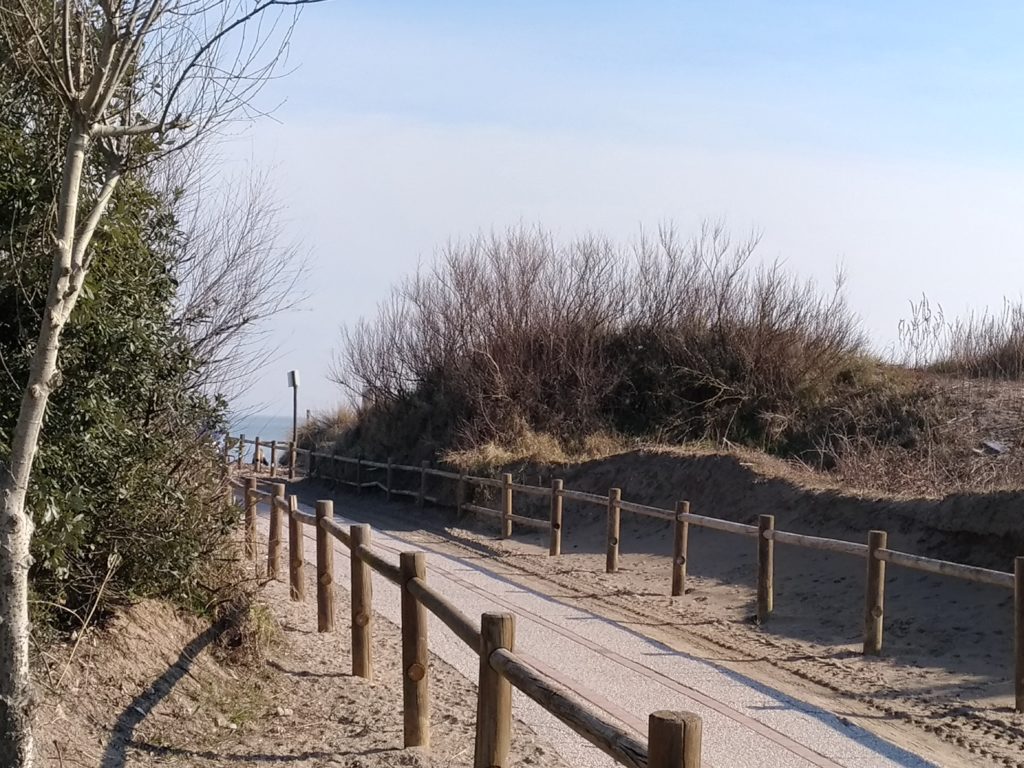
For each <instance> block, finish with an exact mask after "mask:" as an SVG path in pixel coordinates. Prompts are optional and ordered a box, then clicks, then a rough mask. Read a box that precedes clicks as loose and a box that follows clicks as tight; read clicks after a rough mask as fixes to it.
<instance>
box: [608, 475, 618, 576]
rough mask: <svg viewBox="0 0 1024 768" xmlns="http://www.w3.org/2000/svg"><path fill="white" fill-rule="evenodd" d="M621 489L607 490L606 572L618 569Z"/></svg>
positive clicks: (614, 571)
mask: <svg viewBox="0 0 1024 768" xmlns="http://www.w3.org/2000/svg"><path fill="white" fill-rule="evenodd" d="M621 501H622V491H621V490H620V489H619V488H612V489H611V490H610V491H608V537H607V539H608V541H607V550H606V553H605V559H604V569H605V571H606V572H608V573H616V572H618V570H619V531H620V528H621V523H622V508H621V507H620V506H619V504H620V502H621Z"/></svg>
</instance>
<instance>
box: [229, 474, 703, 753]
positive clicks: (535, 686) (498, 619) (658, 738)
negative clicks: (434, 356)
mask: <svg viewBox="0 0 1024 768" xmlns="http://www.w3.org/2000/svg"><path fill="white" fill-rule="evenodd" d="M420 469H425V468H422V467H421V468H420ZM447 474H448V475H451V473H447ZM453 477H455V479H458V476H457V475H453ZM258 482H259V479H258V478H256V477H254V476H249V477H247V478H246V479H245V481H244V484H243V483H242V482H240V481H238V480H233V481H232V483H233V484H235V485H236V486H237V487H240V488H244V491H245V496H244V499H245V501H244V508H245V542H246V550H247V552H248V553H249V555H250V556H251V557H253V558H256V557H257V546H256V541H257V537H256V519H257V511H258V505H259V504H260V503H261V502H265V503H267V504H268V507H269V519H270V526H269V528H270V530H269V536H268V542H267V562H266V572H267V576H268V577H269V578H274V579H277V578H279V577H280V559H281V544H282V539H283V536H284V534H283V531H284V526H283V524H282V522H283V519H284V518H285V517H287V520H288V534H287V536H288V582H289V591H290V595H291V598H292V599H293V600H296V601H299V600H303V599H304V598H305V574H304V572H305V567H306V563H305V550H304V546H303V534H302V529H303V527H304V526H310V527H312V528H314V529H315V531H316V585H317V590H316V592H317V594H316V600H317V629H318V631H320V632H333V631H334V629H335V621H336V616H335V610H334V589H333V584H334V547H333V545H332V541H331V539H332V538H333V539H336V540H338V541H340V542H341V543H342V544H344V545H345V546H346V547H348V548H349V551H350V555H351V557H350V564H351V565H350V567H351V574H350V580H351V616H350V621H349V626H350V630H351V633H352V674H353V675H354V676H357V677H362V678H366V679H372V677H373V643H372V636H373V605H372V595H373V589H372V585H371V580H372V573H374V572H376V573H377V574H379V575H380V576H383V577H384V578H385V579H387V580H388V581H390V582H392V583H393V584H395V585H397V586H398V587H399V588H400V590H401V634H402V671H403V673H402V690H403V696H402V698H403V733H404V736H403V741H404V744H405V746H406V747H428V746H429V744H430V687H429V677H430V675H429V668H430V665H429V645H428V635H427V612H428V611H429V612H430V613H432V614H434V615H435V616H436V617H437V618H438V619H440V621H441V622H442V623H443V624H444V625H445V626H446V627H448V629H450V630H451V631H452V632H453V633H454V634H455V636H456V637H458V638H459V639H460V640H461V641H462V642H463V643H465V644H466V645H467V646H469V648H471V649H472V650H473V651H474V652H475V653H477V655H478V656H479V658H480V667H479V679H478V686H477V717H476V737H475V747H474V758H473V765H474V768H506V767H507V766H510V765H511V763H510V762H509V751H510V748H511V738H512V688H513V687H514V688H516V689H518V690H520V691H522V692H523V693H524V694H525V695H526V696H528V697H529V698H530V699H532V700H533V701H535V702H536V703H537V704H539V705H540V706H541V707H543V708H544V709H545V710H547V711H548V712H550V713H551V714H552V715H554V716H555V717H557V718H558V719H559V720H561V721H562V722H563V723H565V724H566V725H567V726H569V727H570V728H571V729H572V730H573V731H575V732H576V733H577V734H579V735H580V736H582V737H583V738H584V739H586V740H587V741H588V742H590V743H591V744H593V745H594V746H596V747H597V748H598V749H600V750H601V751H603V752H604V753H605V754H607V755H609V756H610V757H612V758H613V759H614V760H616V761H617V762H618V763H620V764H621V765H626V766H631V768H700V765H701V720H700V718H699V717H698V716H697V715H695V714H692V713H688V712H670V711H659V712H653V713H652V714H651V715H650V716H649V718H648V734H647V742H646V743H645V742H644V741H642V740H641V739H638V738H637V737H636V736H634V735H633V733H632V732H630V731H629V730H627V729H625V728H623V727H622V726H621V725H619V724H617V723H615V722H613V721H611V720H608V719H607V718H606V717H605V716H604V715H603V713H601V712H600V711H599V710H597V709H595V708H594V707H592V706H591V705H589V704H588V703H587V702H585V701H583V700H582V699H581V698H579V697H578V696H577V695H576V694H574V693H573V692H572V691H570V690H569V689H567V688H566V687H564V686H562V685H560V684H559V683H557V682H556V681H554V680H553V679H551V678H550V677H549V676H548V675H546V674H544V673H543V672H542V671H540V670H538V669H536V668H535V667H533V666H532V665H531V664H530V663H529V661H527V660H526V659H525V658H523V657H522V656H520V655H518V654H517V653H516V651H515V616H514V615H513V614H511V613H484V614H483V615H482V616H481V618H480V622H479V624H477V623H476V622H475V621H473V620H472V619H471V618H469V617H468V616H466V615H465V614H463V613H462V611H461V610H459V608H458V607H457V606H456V605H455V604H453V603H452V602H451V601H450V600H448V598H446V597H445V596H444V595H443V594H442V593H441V592H440V591H438V590H437V589H435V588H434V587H432V586H430V584H429V583H428V582H427V561H426V556H425V555H424V554H423V553H422V552H402V553H400V555H399V562H398V564H397V565H396V564H394V563H391V562H389V561H387V560H386V559H385V558H384V557H382V556H381V555H380V554H379V553H378V552H376V551H374V549H373V547H372V541H371V533H370V531H371V529H370V526H368V525H352V526H349V527H348V528H347V529H346V527H345V526H343V525H341V524H339V523H338V522H337V521H336V520H335V519H334V505H333V502H332V501H318V502H317V503H316V514H315V515H310V514H307V513H303V512H300V511H299V507H298V501H297V499H296V497H295V496H291V497H290V498H288V499H286V498H285V485H284V484H283V483H278V482H273V483H271V490H269V491H265V490H261V489H260V488H259V487H258ZM361 485H362V487H366V485H376V483H366V484H362V483H361ZM504 487H506V488H507V487H508V483H505V484H504ZM424 488H425V483H421V486H420V489H419V491H418V492H417V493H416V494H415V495H416V496H417V498H418V499H419V500H420V501H421V503H422V501H424V500H425V491H424ZM391 492H392V493H394V489H392V491H391ZM509 498H510V497H509Z"/></svg>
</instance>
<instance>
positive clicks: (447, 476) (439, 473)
mask: <svg viewBox="0 0 1024 768" xmlns="http://www.w3.org/2000/svg"><path fill="white" fill-rule="evenodd" d="M427 474H428V475H430V476H431V477H440V478H442V479H443V480H458V479H459V478H460V477H462V475H460V474H459V473H458V472H449V471H448V470H446V469H428V470H427Z"/></svg>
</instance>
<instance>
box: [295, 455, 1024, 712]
mask: <svg viewBox="0 0 1024 768" xmlns="http://www.w3.org/2000/svg"><path fill="white" fill-rule="evenodd" d="M344 467H353V468H354V471H353V472H351V473H349V472H345V471H344V469H343V468H344ZM308 472H309V474H310V475H311V476H313V477H318V478H321V479H324V480H329V481H333V482H337V483H341V484H343V485H347V486H350V487H352V488H354V489H355V491H356V492H357V493H361V492H362V491H363V490H366V489H370V488H377V489H380V490H381V491H383V492H384V493H385V494H386V496H387V497H388V498H389V499H390V498H393V497H395V496H409V497H413V498H415V500H416V503H417V504H418V505H420V506H423V505H424V504H425V503H427V502H430V503H432V504H438V503H439V499H438V498H437V497H434V496H428V495H427V490H428V478H437V479H440V480H444V481H448V482H453V483H455V494H454V495H455V506H456V507H457V509H458V510H459V511H460V512H468V513H473V514H476V515H479V516H482V517H486V518H489V519H493V520H495V521H497V522H498V524H499V529H500V532H501V535H502V536H504V537H508V536H511V535H512V532H513V526H515V525H520V526H524V527H528V528H531V529H540V530H546V531H548V535H549V549H548V551H549V553H550V554H551V555H559V554H560V553H561V549H562V506H563V502H564V501H565V500H571V501H576V502H581V503H584V504H593V505H597V506H601V507H604V508H605V509H606V510H607V535H606V557H605V569H606V571H607V572H608V573H615V572H616V571H617V570H618V565H619V542H620V519H621V515H622V513H623V512H627V513H631V514H635V515H641V516H645V517H651V518H655V519H659V520H665V521H666V522H668V523H670V524H671V525H672V527H673V536H672V542H673V554H672V558H671V566H670V567H671V573H670V575H669V581H670V584H671V590H670V594H671V595H672V596H673V597H677V596H680V595H682V594H684V592H685V589H686V565H687V557H688V543H689V527H690V526H691V525H692V526H697V527H700V528H707V529H710V530H715V531H721V532H723V533H728V534H733V535H736V536H742V537H746V538H750V539H754V540H755V542H756V552H757V618H758V620H759V621H760V622H765V621H768V619H769V617H770V616H771V614H772V611H773V609H774V603H775V594H774V574H775V545H776V544H784V545H788V546H792V547H801V548H805V549H814V550H819V551H822V552H831V553H834V554H839V555H846V556H850V557H859V558H862V559H864V561H865V563H866V573H865V590H864V607H863V610H864V629H863V653H864V654H865V655H878V654H880V653H881V651H882V645H883V628H884V617H885V575H886V564H890V565H893V566H897V567H899V568H907V569H910V570H916V571H921V572H924V573H930V574H936V575H940V576H947V577H950V578H954V579H961V580H965V581H971V582H975V583H979V584H987V585H990V586H994V587H998V588H1001V589H1006V590H1010V591H1012V592H1013V594H1014V600H1013V615H1012V617H1011V616H1007V624H1008V625H1012V627H1013V637H1014V669H1013V680H1014V707H1015V709H1016V711H1017V712H1024V557H1017V558H1015V559H1014V563H1013V572H1012V573H1011V572H1005V571H996V570H991V569H988V568H979V567H977V566H973V565H965V564H963V563H954V562H950V561H947V560H937V559H934V558H930V557H922V556H921V555H915V554H911V553H909V552H900V551H898V550H895V549H891V548H889V547H888V545H887V534H886V532H885V531H869V532H868V535H867V541H866V542H864V543H862V542H855V541H844V540H841V539H830V538H825V537H821V536H810V535H806V534H801V533H793V532H790V531H783V530H779V529H777V528H776V527H775V517H774V515H770V514H765V515H760V516H759V517H758V522H757V524H756V525H751V524H746V523H737V522H733V521H731V520H723V519H721V518H716V517H709V516H707V515H698V514H694V513H693V512H692V511H691V508H690V504H689V502H687V501H680V502H679V503H678V505H677V507H676V509H674V510H670V509H663V508H660V507H654V506H649V505H645V504H638V503H635V502H631V501H625V500H623V499H622V494H621V492H620V490H619V489H618V488H612V489H610V490H609V492H608V494H607V495H601V494H595V493H585V492H582V491H574V490H570V489H567V488H565V487H564V484H563V482H562V481H561V480H559V479H555V480H552V482H551V486H550V487H543V486H534V485H527V484H522V483H515V482H513V478H512V475H510V474H504V475H502V477H501V478H490V477H475V476H472V475H467V474H465V473H459V472H452V471H446V470H441V469H434V468H432V467H431V466H430V465H429V463H428V462H422V463H421V464H420V465H419V466H411V465H403V464H395V463H394V462H392V461H391V460H388V461H386V462H376V461H369V460H367V459H363V458H358V457H349V456H339V455H335V454H327V453H318V452H312V453H310V454H309V456H308ZM372 472H377V473H380V472H383V473H384V479H383V480H379V479H373V480H371V479H367V478H368V475H369V474H370V473H372ZM396 473H407V474H410V475H413V476H414V484H415V487H414V488H413V489H402V488H398V487H396V485H395V482H394V478H395V475H396ZM349 475H352V477H349ZM472 487H480V488H492V489H496V490H497V491H498V492H499V493H498V497H499V500H500V507H501V508H500V509H491V508H488V507H483V506H478V505H476V504H472V503H469V501H468V499H469V498H470V495H469V493H468V491H469V489H470V488H472ZM516 494H522V495H526V496H534V497H541V498H547V499H549V502H550V515H549V518H548V519H547V520H542V519H539V518H535V517H529V516H525V515H520V514H516V513H515V508H514V499H515V496H516Z"/></svg>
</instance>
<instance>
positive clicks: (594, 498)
mask: <svg viewBox="0 0 1024 768" xmlns="http://www.w3.org/2000/svg"><path fill="white" fill-rule="evenodd" d="M500 484H501V483H500V482H499V485H500ZM562 498H563V499H571V500H572V501H583V502H586V503H588V504H600V505H601V506H602V507H604V506H607V505H608V497H607V496H602V495H601V494H599V493H584V492H583V491H570V490H569V489H568V488H566V489H565V490H563V491H562Z"/></svg>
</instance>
